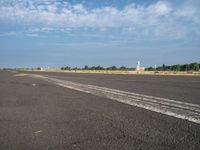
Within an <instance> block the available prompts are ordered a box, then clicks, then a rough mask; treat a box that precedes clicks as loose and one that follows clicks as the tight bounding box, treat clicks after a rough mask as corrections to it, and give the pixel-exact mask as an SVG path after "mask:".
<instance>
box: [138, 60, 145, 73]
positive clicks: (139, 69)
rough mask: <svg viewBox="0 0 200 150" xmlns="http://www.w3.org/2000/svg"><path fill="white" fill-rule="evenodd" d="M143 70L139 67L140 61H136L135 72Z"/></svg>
mask: <svg viewBox="0 0 200 150" xmlns="http://www.w3.org/2000/svg"><path fill="white" fill-rule="evenodd" d="M144 69H145V68H144V67H140V61H138V62H137V67H136V71H143V70H144Z"/></svg>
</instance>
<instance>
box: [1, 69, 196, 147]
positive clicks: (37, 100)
mask: <svg viewBox="0 0 200 150" xmlns="http://www.w3.org/2000/svg"><path fill="white" fill-rule="evenodd" d="M28 73H32V74H42V75H46V76H47V75H48V76H49V77H54V78H56V79H62V80H66V81H73V82H78V83H84V84H91V85H97V86H101V87H108V88H112V89H119V90H123V91H130V92H135V93H140V94H146V95H151V96H158V97H163V98H170V99H174V100H178V101H183V102H189V103H193V104H200V92H199V90H200V77H191V76H189V77H188V76H187V77H186V76H149V75H146V76H143V75H103V74H75V73H45V72H28ZM15 74H17V73H15V72H8V71H0V149H6V150H7V149H11V150H12V149H20V150H25V149H26V150H27V149H41V150H45V149H52V150H55V149H59V150H60V149H61V150H62V149H66V150H73V149H76V150H104V149H105V150H118V149H119V150H123V149H124V150H132V149H144V150H145V149H150V150H160V149H163V150H166V149H177V150H179V149H185V150H190V149H191V150H193V149H194V150H198V149H200V124H197V123H193V122H189V121H186V120H183V119H178V118H174V117H171V116H167V115H163V114H160V113H156V112H153V111H149V110H146V109H142V108H138V107H134V106H130V105H127V104H124V103H120V102H117V101H114V100H110V99H107V98H103V97H99V96H95V95H91V94H88V93H84V92H79V91H76V90H72V89H68V88H64V87H60V86H58V85H54V84H52V83H49V82H46V81H43V80H40V79H36V78H31V77H29V76H14V75H15Z"/></svg>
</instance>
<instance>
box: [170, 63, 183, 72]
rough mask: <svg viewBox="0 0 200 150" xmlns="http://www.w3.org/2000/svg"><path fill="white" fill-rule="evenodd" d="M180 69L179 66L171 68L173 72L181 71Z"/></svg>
mask: <svg viewBox="0 0 200 150" xmlns="http://www.w3.org/2000/svg"><path fill="white" fill-rule="evenodd" d="M180 69H181V67H180V65H179V64H178V65H173V66H171V70H173V71H180Z"/></svg>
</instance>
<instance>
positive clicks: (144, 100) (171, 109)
mask: <svg viewBox="0 0 200 150" xmlns="http://www.w3.org/2000/svg"><path fill="white" fill-rule="evenodd" d="M31 77H34V78H40V79H43V80H46V81H48V82H51V83H54V84H56V85H59V86H62V87H66V88H70V89H73V90H77V91H81V92H85V93H90V94H93V95H96V96H101V97H105V98H109V99H112V100H116V101H119V102H122V103H126V104H129V105H133V106H136V107H140V108H144V109H147V110H150V111H154V112H158V113H162V114H165V115H169V116H173V117H176V118H180V119H185V120H188V121H191V122H195V123H198V124H200V105H197V104H192V103H185V102H181V101H176V100H171V99H166V98H160V97H154V96H148V95H143V94H137V93H132V92H126V91H120V90H115V89H110V88H104V87H99V86H93V85H87V84H80V83H75V82H70V81H65V80H59V79H55V78H51V77H47V76H42V75H31Z"/></svg>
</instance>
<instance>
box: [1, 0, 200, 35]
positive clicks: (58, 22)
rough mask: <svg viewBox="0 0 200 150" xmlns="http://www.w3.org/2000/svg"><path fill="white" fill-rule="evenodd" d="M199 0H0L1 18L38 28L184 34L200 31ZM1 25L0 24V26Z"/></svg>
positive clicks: (195, 33)
mask: <svg viewBox="0 0 200 150" xmlns="http://www.w3.org/2000/svg"><path fill="white" fill-rule="evenodd" d="M197 1H198V0H183V1H182V3H181V4H179V5H175V4H173V3H171V2H170V1H157V2H156V3H153V4H150V5H147V6H146V5H137V4H135V3H132V4H129V5H127V6H124V7H123V8H120V9H119V8H116V7H112V6H104V7H100V8H87V7H86V6H84V4H82V3H79V4H70V3H69V2H65V1H58V0H52V1H49V0H39V1H33V0H0V22H1V23H4V24H8V25H9V24H16V25H17V26H23V27H34V28H35V29H36V28H37V29H40V30H41V31H42V30H43V31H52V30H59V31H61V32H65V31H66V30H67V31H69V30H77V29H80V28H82V29H96V30H99V31H101V32H103V31H107V30H118V31H121V33H124V34H132V35H135V36H147V37H148V36H154V37H170V38H172V37H174V38H185V37H188V36H193V37H194V36H199V35H200V28H199V26H200V11H199V8H198V6H197V5H196V3H198V2H197ZM0 28H1V26H0Z"/></svg>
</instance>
